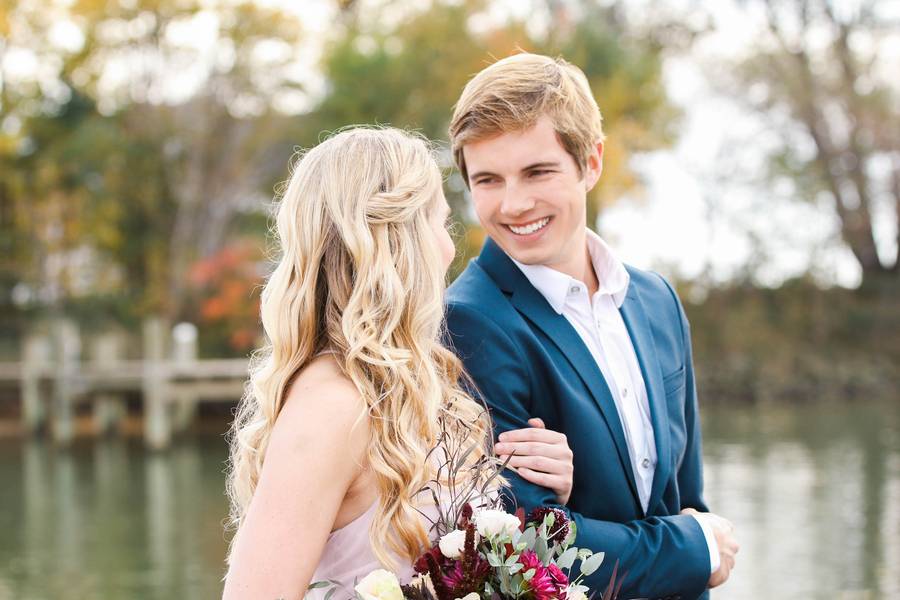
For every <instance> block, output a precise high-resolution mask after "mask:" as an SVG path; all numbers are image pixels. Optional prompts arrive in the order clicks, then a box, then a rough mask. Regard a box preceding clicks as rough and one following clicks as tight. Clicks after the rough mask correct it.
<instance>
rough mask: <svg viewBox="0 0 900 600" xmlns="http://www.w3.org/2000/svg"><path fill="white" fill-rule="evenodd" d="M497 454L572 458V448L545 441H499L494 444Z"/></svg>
mask: <svg viewBox="0 0 900 600" xmlns="http://www.w3.org/2000/svg"><path fill="white" fill-rule="evenodd" d="M494 452H496V453H497V454H498V455H500V456H502V455H507V454H515V455H517V456H548V457H550V458H557V459H560V460H569V461H571V460H572V450H571V449H569V447H568V446H567V445H565V444H548V443H546V442H500V443H499V444H495V445H494Z"/></svg>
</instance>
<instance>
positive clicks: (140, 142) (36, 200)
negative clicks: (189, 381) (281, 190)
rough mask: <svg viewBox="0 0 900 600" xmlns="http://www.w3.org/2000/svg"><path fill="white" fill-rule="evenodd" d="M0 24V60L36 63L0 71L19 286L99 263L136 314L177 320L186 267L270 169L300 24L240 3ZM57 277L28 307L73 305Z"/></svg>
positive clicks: (49, 12)
mask: <svg viewBox="0 0 900 600" xmlns="http://www.w3.org/2000/svg"><path fill="white" fill-rule="evenodd" d="M7 18H8V19H9V22H10V24H11V25H10V27H9V31H10V32H11V33H10V37H9V41H8V47H9V49H10V51H13V50H14V51H15V52H16V53H17V56H19V57H21V58H22V59H23V60H25V59H27V60H31V61H33V62H34V63H35V64H37V65H38V67H39V68H38V69H36V71H35V73H34V74H33V75H32V76H31V77H27V76H22V75H19V76H18V78H16V77H4V82H5V85H4V86H3V90H4V95H3V97H2V102H3V105H2V108H3V111H4V114H3V122H2V125H3V127H2V130H3V132H4V134H3V135H4V137H3V138H2V139H3V140H4V144H3V145H2V152H3V155H2V158H0V161H2V163H0V164H2V165H3V167H4V170H8V171H9V172H10V173H15V174H16V177H14V178H13V179H14V183H13V184H4V186H3V188H2V192H0V193H2V194H3V196H4V197H5V198H9V197H10V196H13V199H12V202H11V204H12V205H13V206H16V207H18V209H17V210H16V211H15V214H17V215H20V216H21V215H22V214H24V213H23V211H24V212H27V213H28V214H30V215H31V216H32V218H29V219H22V218H20V219H19V220H18V221H17V223H18V224H19V227H18V229H16V230H15V231H19V232H21V233H19V234H15V235H25V236H26V237H28V238H29V240H30V244H29V246H31V247H30V248H29V250H28V254H29V258H30V259H31V261H29V262H28V263H27V264H24V265H21V266H20V267H19V268H18V269H17V270H18V274H19V275H20V281H25V282H27V283H28V284H30V285H31V287H32V288H33V289H35V290H38V291H40V290H41V289H42V288H46V287H47V284H48V282H49V281H50V280H49V279H48V277H47V270H48V265H59V266H60V269H61V271H62V272H63V273H69V274H70V275H72V274H74V273H77V274H78V277H79V278H80V279H84V278H85V277H84V273H85V272H86V270H87V268H88V267H90V268H92V269H93V270H94V271H95V272H102V271H104V270H105V268H106V267H109V268H110V269H111V270H112V271H113V272H114V273H117V276H116V277H113V278H112V279H115V280H117V281H118V284H117V285H116V286H114V289H115V290H116V291H118V292H123V291H125V292H131V293H130V294H129V296H130V298H131V299H132V300H133V301H134V302H136V303H137V304H135V305H134V306H133V309H134V311H135V312H136V313H138V314H146V313H149V312H153V313H159V314H163V315H164V316H166V317H168V318H169V319H172V320H174V319H177V318H180V317H182V316H183V314H184V313H185V311H186V307H185V301H186V298H187V291H188V290H187V286H188V283H187V282H188V277H187V275H188V271H189V267H190V264H191V263H192V262H193V261H195V260H197V259H200V258H203V257H205V256H209V255H212V254H214V253H215V252H216V251H217V250H219V249H220V248H221V247H222V246H223V244H224V242H225V239H226V235H227V233H228V232H229V230H230V229H231V228H232V226H233V224H234V222H235V220H236V219H239V218H240V217H241V215H242V214H243V213H245V212H247V211H253V210H259V208H260V207H261V206H262V205H263V200H264V198H265V197H267V196H268V194H265V195H262V194H261V190H262V189H263V187H264V186H263V184H267V183H269V182H270V181H271V179H272V178H273V177H274V176H275V173H276V172H280V171H281V170H282V166H283V163H284V161H283V158H282V159H280V160H277V161H273V160H269V159H270V158H271V152H273V150H274V149H275V147H276V146H278V141H279V140H280V139H281V135H282V132H283V130H284V122H285V121H286V120H287V117H286V116H284V115H283V114H282V113H280V112H278V111H277V110H275V108H274V106H275V105H277V104H278V103H279V102H280V103H282V104H284V103H288V104H290V103H291V102H293V103H296V102H298V101H299V99H300V95H302V89H301V87H300V84H299V82H298V80H297V76H296V74H295V72H294V70H295V61H296V57H297V56H298V47H299V43H300V41H301V40H300V35H301V33H302V28H301V26H300V23H299V22H298V21H297V20H296V19H295V18H293V17H291V16H290V15H288V14H286V13H284V12H283V11H280V10H277V9H274V8H265V7H261V6H259V5H257V4H255V3H252V2H248V1H245V2H195V1H187V2H183V1H178V0H154V1H150V0H146V1H142V2H138V1H136V0H135V1H125V0H122V1H120V2H106V1H99V0H78V1H76V2H65V3H64V2H57V3H52V4H50V5H49V6H38V5H35V4H34V3H27V2H20V3H14V4H13V7H12V8H11V9H10V12H9V14H8V15H7ZM7 62H8V61H4V64H7ZM13 75H14V74H13ZM17 128H18V129H20V132H19V133H18V135H16V136H15V138H13V136H11V135H10V134H9V133H7V132H9V131H15V130H16V129H17ZM5 179H6V177H4V180H5ZM60 216H68V217H70V218H69V219H61V218H60ZM68 223H71V224H72V227H71V228H68V227H67V224H68ZM58 230H61V231H62V232H63V233H65V234H66V235H63V236H60V235H59V234H58V233H57V232H58ZM10 231H13V229H12V228H10ZM10 235H13V234H10ZM51 238H53V239H54V240H59V243H58V244H57V245H55V246H54V245H52V244H50V241H51ZM80 250H83V251H82V252H81V254H82V255H83V254H84V251H87V250H90V251H91V252H96V253H99V255H101V256H102V258H103V259H102V260H97V259H95V260H92V261H90V262H89V264H86V261H81V262H79V261H77V260H74V256H73V252H76V251H80ZM23 252H24V251H23ZM96 278H97V276H95V277H94V279H95V280H96ZM67 279H71V277H68V278H67V277H61V278H59V281H61V282H62V283H63V285H60V286H57V288H56V290H55V292H56V293H54V294H50V295H49V296H47V295H46V294H44V295H41V297H42V298H44V300H49V301H50V302H51V304H56V305H61V304H65V303H66V302H67V301H69V300H71V299H72V298H74V297H77V296H79V295H80V294H81V293H82V292H81V291H80V288H78V287H73V286H72V285H69V284H68V283H67ZM106 283H109V281H107V282H106ZM87 287H88V288H91V287H92V286H87ZM103 288H104V285H97V286H93V289H89V290H88V291H91V292H94V293H96V291H97V290H98V289H103ZM107 289H109V288H108V287H107Z"/></svg>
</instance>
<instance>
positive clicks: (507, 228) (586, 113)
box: [447, 54, 738, 599]
mask: <svg viewBox="0 0 900 600" xmlns="http://www.w3.org/2000/svg"><path fill="white" fill-rule="evenodd" d="M450 139H451V143H452V147H453V152H454V157H455V159H456V162H457V165H458V166H459V169H460V171H461V173H462V176H463V179H464V180H465V182H466V184H467V185H468V186H469V189H470V190H471V194H472V199H473V203H474V206H475V211H476V213H477V214H478V218H479V220H480V221H481V224H482V226H483V227H484V230H485V232H486V233H487V234H488V239H487V241H486V242H485V245H484V248H483V250H482V252H481V255H480V256H479V257H478V258H477V259H476V260H474V261H472V263H471V264H470V265H469V266H468V267H467V268H466V270H465V271H464V272H463V274H462V275H461V276H460V277H459V278H458V279H457V280H456V282H454V284H453V285H452V286H451V287H450V289H449V290H448V293H447V303H448V307H447V309H448V312H447V320H448V321H447V322H448V329H449V333H450V340H451V343H452V345H453V347H454V349H455V351H456V352H457V354H458V355H459V356H460V358H461V359H462V360H463V362H464V364H465V367H466V369H467V371H468V372H469V374H470V375H471V376H472V379H473V380H474V382H475V384H476V386H477V388H478V391H479V393H480V394H481V395H482V396H483V398H484V400H485V401H486V402H487V403H488V406H489V407H490V409H491V415H492V417H493V419H494V424H495V427H496V430H497V433H499V434H500V435H499V443H498V445H497V453H498V454H500V455H503V454H504V451H506V452H507V453H508V452H509V446H508V445H505V444H509V443H510V442H518V443H521V442H522V441H523V439H524V437H523V436H526V435H527V434H526V433H525V432H523V431H521V430H523V429H525V428H527V427H529V425H530V424H529V422H528V421H529V419H535V418H537V419H541V420H542V421H543V423H545V424H546V427H547V428H548V429H549V430H555V431H559V432H562V433H563V434H565V435H566V436H567V438H568V442H569V445H570V446H571V448H572V452H573V454H574V459H573V462H574V469H575V470H574V483H573V488H572V490H571V495H570V497H569V501H568V503H567V506H566V510H567V511H568V512H569V513H570V515H571V517H572V519H574V521H575V523H576V525H577V528H578V538H577V540H576V545H577V546H579V547H587V548H590V549H592V550H594V551H601V552H605V553H606V557H607V558H606V560H605V561H604V566H603V568H602V569H601V570H600V571H598V573H597V574H596V575H594V576H593V577H592V578H590V579H589V580H588V583H589V585H593V586H595V587H596V586H601V585H602V584H603V582H604V581H606V580H608V579H609V577H610V575H611V573H612V569H613V566H614V565H615V564H616V563H618V569H619V574H620V576H619V580H620V581H622V583H623V587H622V592H621V594H620V598H635V597H641V598H684V599H693V598H698V597H704V596H705V595H706V592H705V590H706V589H707V588H708V587H715V586H718V585H721V584H722V583H723V582H724V581H725V580H726V579H727V578H728V576H729V573H730V570H731V568H732V567H733V565H734V554H735V553H736V552H737V549H738V546H737V543H736V541H735V538H734V536H733V528H732V526H731V524H730V523H729V522H728V521H727V520H725V519H723V518H721V517H718V516H716V515H713V514H711V513H708V512H707V508H706V505H705V504H704V501H703V498H702V491H703V479H702V462H701V460H702V459H701V452H700V425H699V418H698V414H697V398H696V391H695V387H694V373H693V365H692V362H691V347H690V332H689V329H688V323H687V320H686V318H685V316H684V312H683V310H682V308H681V304H680V302H679V300H678V297H677V296H676V295H675V292H674V291H673V289H672V288H671V286H670V285H669V284H668V283H667V282H666V281H665V280H664V279H663V278H662V277H660V276H659V275H656V274H654V273H648V272H645V271H641V270H638V269H635V268H632V267H630V266H629V267H626V266H624V265H623V264H622V263H621V262H619V261H618V260H617V259H616V258H615V256H614V255H613V254H612V252H611V251H610V249H609V247H607V246H606V244H605V243H604V242H603V241H602V240H601V239H600V238H599V237H598V236H597V235H596V234H595V233H593V232H592V231H590V230H588V229H587V227H586V223H585V220H586V202H587V200H586V199H587V193H588V192H589V191H590V190H591V188H592V187H593V186H594V185H595V184H596V183H597V180H598V179H599V177H600V172H601V168H602V156H603V133H602V128H601V117H600V112H599V109H598V107H597V104H596V102H595V101H594V99H593V96H592V94H591V91H590V87H589V85H588V83H587V79H586V78H585V77H584V74H583V73H582V72H581V71H580V70H579V69H578V68H576V67H574V66H573V65H571V64H569V63H567V62H565V61H564V60H561V59H557V60H554V59H551V58H548V57H544V56H537V55H533V54H518V55H514V56H511V57H509V58H506V59H504V60H501V61H499V62H497V63H495V64H493V65H491V66H489V67H487V68H486V69H484V70H483V71H481V72H480V73H478V74H477V75H476V76H475V77H474V78H473V79H472V80H471V81H470V82H469V83H468V85H466V88H465V89H464V90H463V93H462V96H461V97H460V99H459V102H458V103H457V105H456V108H455V111H454V114H453V119H452V122H451V125H450ZM531 424H532V425H533V424H535V422H534V421H533V422H532V423H531ZM546 433H547V434H549V432H546ZM532 436H533V437H532V440H533V442H532V443H535V444H539V443H542V442H543V441H546V439H545V438H542V437H540V436H536V437H535V436H534V435H533V434H532ZM519 447H521V446H519ZM510 465H511V466H512V467H513V468H514V469H525V468H528V469H531V470H532V471H538V472H540V471H541V470H542V469H541V464H540V462H539V461H537V460H536V459H534V458H529V457H524V456H523V457H521V458H520V457H518V456H513V458H512V459H511V462H510ZM510 480H511V483H512V490H513V493H514V495H515V498H516V501H517V502H518V504H519V505H520V506H524V507H525V508H526V510H530V509H531V508H533V507H535V506H540V505H553V504H555V499H556V495H555V493H554V492H553V491H552V490H550V489H549V488H545V487H541V486H539V485H535V484H532V483H529V482H526V481H525V480H524V479H522V478H521V477H519V476H518V475H517V474H515V473H513V474H511V475H510ZM548 485H549V484H548Z"/></svg>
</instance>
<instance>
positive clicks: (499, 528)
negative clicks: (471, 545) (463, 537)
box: [475, 508, 519, 538]
mask: <svg viewBox="0 0 900 600" xmlns="http://www.w3.org/2000/svg"><path fill="white" fill-rule="evenodd" d="M475 528H476V529H477V530H478V533H480V534H481V535H482V536H483V537H486V538H494V537H501V536H507V537H510V538H511V537H512V536H513V534H514V533H515V532H516V531H518V529H519V517H517V516H516V515H511V514H509V513H508V512H506V511H503V510H496V509H493V508H489V509H486V510H480V511H478V512H477V513H475Z"/></svg>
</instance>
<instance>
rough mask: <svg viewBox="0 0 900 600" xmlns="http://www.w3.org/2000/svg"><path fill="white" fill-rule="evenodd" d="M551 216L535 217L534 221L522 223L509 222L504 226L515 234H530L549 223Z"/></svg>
mask: <svg viewBox="0 0 900 600" xmlns="http://www.w3.org/2000/svg"><path fill="white" fill-rule="evenodd" d="M550 220H551V217H543V218H541V219H537V220H536V221H531V222H528V223H522V224H518V225H513V224H511V223H507V224H506V228H507V229H509V230H510V231H512V232H513V233H514V234H516V235H531V234H533V233H536V232H538V231H540V230H541V229H543V228H544V227H546V226H547V224H548V223H550Z"/></svg>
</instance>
